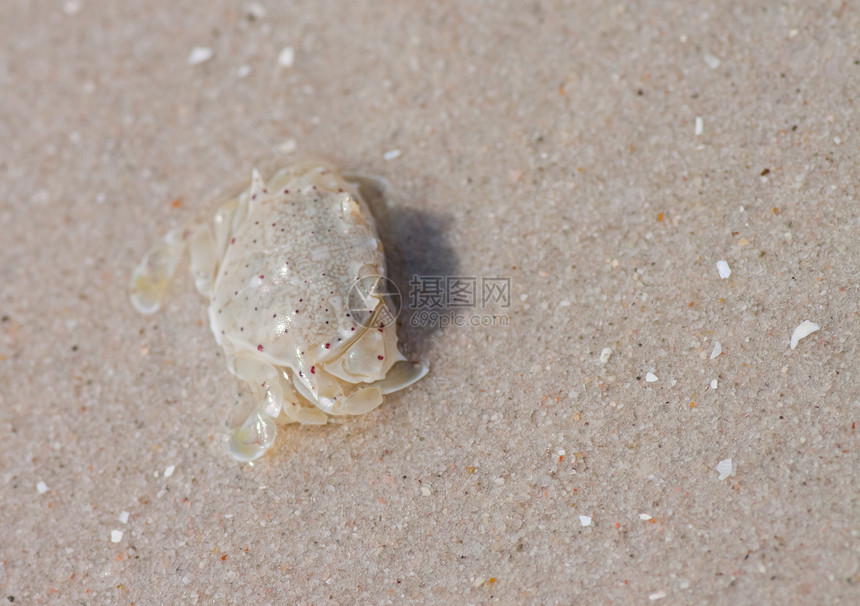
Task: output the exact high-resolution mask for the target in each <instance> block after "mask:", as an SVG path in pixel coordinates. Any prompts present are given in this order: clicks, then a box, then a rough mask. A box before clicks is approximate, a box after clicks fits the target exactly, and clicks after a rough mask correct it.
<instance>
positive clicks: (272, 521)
mask: <svg viewBox="0 0 860 606" xmlns="http://www.w3.org/2000/svg"><path fill="white" fill-rule="evenodd" d="M137 4H138V3H117V2H109V1H98V0H76V1H69V2H62V1H60V0H57V1H52V2H49V1H46V0H39V1H32V2H30V1H26V0H5V1H4V2H3V3H2V5H0V40H2V46H0V140H2V146H0V225H2V245H0V280H2V282H0V284H2V291H0V314H2V322H0V390H2V391H0V597H3V598H5V597H6V596H9V597H10V600H11V598H14V600H15V602H14V603H15V604H19V603H20V604H42V603H44V604H111V603H120V604H126V603H135V604H186V603H202V604H240V603H241V604H287V603H296V604H352V603H362V604H395V603H397V604H400V603H448V604H461V603H470V604H481V603H488V602H498V603H504V604H520V603H522V604H652V603H653V604H856V603H858V602H860V564H858V562H860V547H858V546H860V502H858V473H860V472H858V454H857V453H858V444H857V433H856V430H855V428H854V422H855V421H856V420H857V416H858V406H860V374H858V362H860V356H858V344H857V341H858V335H860V317H858V311H859V310H860V305H858V295H860V283H858V276H860V249H858V235H860V210H858V201H857V194H858V187H857V184H858V177H860V169H858V159H860V153H858V150H860V138H858V134H857V125H858V108H857V98H858V83H860V64H858V62H860V48H858V40H857V32H858V31H860V13H858V9H857V7H856V6H854V5H852V4H851V3H840V2H825V3H818V2H792V3H784V4H783V3H776V4H774V3H746V2H728V3H714V2H698V3H687V2H613V3H608V4H607V3H603V2H596V1H595V2H564V1H535V2H461V3H456V4H454V3H443V4H442V5H436V4H431V3H425V2H419V1H417V0H416V1H409V2H393V1H381V2H371V1H363V2H334V1H331V0H327V1H311V0H302V1H297V2H274V1H263V2H261V6H263V7H264V8H265V15H263V14H262V11H260V10H259V8H258V7H255V6H253V5H248V4H246V3H244V2H240V1H231V2H227V1H218V2H205V3H204V2H188V1H177V0H173V1H170V2H166V1H162V2H154V1H153V2H145V3H142V6H141V7H136V6H135V5H137ZM753 4H758V5H757V6H753ZM195 46H204V47H211V48H212V49H213V50H214V56H213V57H212V59H211V60H210V61H208V62H206V63H204V64H201V65H197V66H191V65H189V64H188V62H187V59H188V56H189V53H190V52H191V50H192V48H193V47H195ZM286 46H292V47H293V48H294V49H295V64H294V65H293V66H292V67H291V68H283V67H281V66H279V65H278V60H277V59H278V54H279V53H280V52H281V50H282V49H283V48H284V47H286ZM242 66H248V67H249V68H250V72H249V73H247V75H245V76H244V77H241V72H240V69H241V68H242ZM244 71H247V70H244ZM697 117H700V118H701V119H702V132H701V134H699V135H697V134H696V118H697ZM246 118H247V119H248V120H251V121H252V122H253V123H254V124H256V125H257V126H258V127H259V128H260V130H261V131H262V132H264V133H265V134H266V136H267V137H270V138H271V139H272V140H274V141H277V142H281V141H284V140H287V139H294V140H295V142H296V147H297V149H298V151H297V152H296V154H298V153H303V154H313V155H320V156H324V157H326V158H329V159H331V160H332V161H333V162H335V163H336V164H337V165H338V166H341V167H343V168H344V169H349V170H356V171H360V172H363V173H370V174H376V175H379V176H382V177H384V178H385V179H387V180H388V181H389V183H390V192H389V198H388V203H389V204H390V208H389V212H388V218H387V219H386V220H385V221H384V224H385V225H384V227H385V233H384V236H385V239H386V242H387V243H388V245H389V253H390V254H391V256H392V259H393V261H392V262H393V264H394V267H395V272H394V273H395V276H396V277H397V279H398V280H399V281H400V283H401V286H402V287H404V288H407V287H408V286H407V285H406V284H404V280H406V281H407V282H408V276H409V275H411V274H412V273H425V274H435V273H438V274H460V275H464V276H496V275H501V276H509V277H510V278H511V280H512V290H513V302H512V306H511V307H510V309H508V310H507V313H508V315H509V317H510V325H509V326H508V327H493V328H447V329H444V330H429V329H410V328H408V327H404V328H403V329H402V335H403V340H404V341H405V344H406V345H405V347H406V349H407V350H408V351H409V352H410V354H411V355H413V356H416V357H422V358H424V359H426V360H428V361H429V362H430V364H431V365H432V371H431V374H430V375H429V376H428V377H427V378H426V379H424V380H423V381H422V382H421V383H420V384H418V385H416V386H415V387H413V388H411V389H409V390H408V391H405V392H402V393H399V394H396V395H394V396H391V397H389V398H387V400H386V402H385V404H384V405H383V406H382V407H381V408H380V409H378V410H377V411H375V412H374V413H372V414H370V415H367V416H365V417H361V418H355V419H349V420H347V421H346V422H343V423H338V424H334V425H330V426H328V427H324V428H299V427H291V428H288V429H287V430H286V431H282V432H281V434H280V436H279V440H278V443H277V445H276V447H275V449H274V450H273V451H272V452H271V453H269V454H268V455H267V456H266V457H265V458H264V459H262V460H260V461H259V462H257V463H256V464H255V465H253V466H249V465H238V464H236V463H234V462H233V461H231V460H230V458H229V457H228V456H227V455H226V452H225V445H224V441H223V438H224V435H225V429H226V426H225V423H226V420H227V419H228V418H229V417H230V415H231V413H232V412H233V411H234V410H235V408H236V407H237V406H239V402H240V400H241V398H242V397H243V394H241V387H240V386H239V385H238V384H237V383H236V381H235V380H234V378H233V377H231V376H230V375H229V374H228V373H227V371H226V370H225V367H224V361H223V357H222V356H220V355H219V352H218V350H217V348H216V346H215V344H214V341H213V339H212V336H211V335H210V333H209V329H208V327H207V325H206V323H207V321H206V315H205V305H204V302H203V301H201V300H200V298H199V297H198V296H197V295H196V293H195V292H194V291H193V288H192V286H191V285H190V283H189V282H188V281H186V280H182V281H180V282H178V283H177V284H176V285H175V287H174V288H173V289H172V290H171V293H170V298H169V300H168V302H167V304H166V306H165V309H164V310H163V311H162V312H161V313H160V314H158V315H157V316H154V317H142V316H138V315H136V314H135V313H134V312H133V310H132V308H131V306H130V305H129V303H128V297H127V291H126V288H127V283H128V279H129V274H130V271H131V269H132V267H133V266H134V265H135V263H136V262H137V261H138V259H139V258H140V257H141V255H142V254H143V253H144V252H145V251H146V250H147V249H148V247H149V246H150V245H151V244H152V243H153V242H154V241H155V240H156V239H157V238H158V237H159V236H160V235H161V234H162V233H164V232H165V231H166V230H168V229H170V228H171V227H174V226H176V225H179V224H182V223H183V222H184V221H187V220H189V219H190V218H192V217H194V216H197V215H199V214H201V213H203V212H205V211H206V209H208V208H209V207H210V202H211V200H212V196H213V195H214V194H215V193H217V191H218V190H219V189H221V188H224V187H226V186H230V185H232V184H233V183H236V182H237V181H241V180H243V179H245V178H247V175H248V174H249V171H250V169H251V167H252V166H254V165H257V164H269V165H272V164H277V162H278V159H277V157H276V156H275V155H274V153H273V152H272V151H271V149H270V148H269V147H268V146H267V144H266V143H265V141H263V140H262V139H261V137H260V136H259V135H258V134H257V133H256V132H254V130H253V129H252V128H251V127H250V126H249V124H248V122H247V121H246ZM394 149H398V150H400V151H401V156H400V157H398V158H396V159H392V160H386V159H385V158H384V156H383V154H384V153H385V152H387V151H390V150H394ZM765 173H766V174H765ZM174 201H178V202H176V203H175V204H174ZM720 259H724V260H726V261H728V263H729V265H730V267H731V268H732V274H731V277H730V278H729V279H727V280H722V279H720V277H719V275H718V273H717V269H716V265H715V264H716V261H718V260H720ZM184 275H185V274H183V276H184ZM404 317H405V316H404ZM807 319H808V320H812V321H814V322H816V323H818V324H820V325H821V327H822V328H821V330H820V331H819V332H817V333H815V334H814V335H812V336H810V337H808V338H806V339H804V340H803V341H801V342H800V344H799V346H798V347H797V349H795V350H793V351H792V350H790V349H789V347H788V343H789V338H790V336H791V333H792V330H793V329H794V327H795V326H797V325H798V324H800V323H801V322H802V321H803V320H807ZM715 341H719V342H720V343H721V344H722V350H723V355H721V356H720V357H718V358H716V359H713V360H712V359H709V356H710V353H711V351H712V350H713V347H714V342H715ZM606 347H609V348H611V349H612V350H613V351H614V353H613V355H612V357H611V359H610V360H609V362H608V363H606V364H602V363H601V361H600V359H599V357H600V352H601V351H602V350H603V349H604V348H606ZM647 372H653V373H654V374H655V375H656V376H657V377H658V378H659V380H658V381H656V382H653V383H647V382H646V381H645V374H646V373H647ZM715 378H716V379H718V388H717V389H716V390H715V391H714V390H712V389H710V387H709V384H710V382H711V380H712V379H715ZM562 452H563V454H561V453H562ZM729 457H731V458H732V460H733V462H734V466H735V473H734V475H733V476H731V477H729V478H727V479H725V480H722V481H721V480H719V479H718V478H719V474H718V472H717V471H716V470H715V466H716V465H717V463H719V462H720V461H721V460H723V459H727V458H729ZM169 466H175V468H174V469H175V471H174V473H173V474H172V475H171V476H170V477H165V470H166V469H167V468H168V467H169ZM39 482H43V483H44V485H43V486H42V488H43V489H44V488H46V489H47V490H45V491H44V492H43V493H40V492H39V490H38V489H37V484H38V483H39ZM122 511H127V512H128V513H129V518H128V521H127V523H126V524H123V523H121V522H120V521H119V520H118V518H119V516H120V513H121V512H122ZM640 514H647V515H648V516H651V518H652V519H651V520H643V519H640ZM579 516H589V517H591V519H592V523H591V525H590V526H587V527H586V526H583V525H582V523H581V521H580V517H579ZM112 530H120V531H122V532H123V536H122V538H121V540H119V542H117V543H113V542H111V531H112Z"/></svg>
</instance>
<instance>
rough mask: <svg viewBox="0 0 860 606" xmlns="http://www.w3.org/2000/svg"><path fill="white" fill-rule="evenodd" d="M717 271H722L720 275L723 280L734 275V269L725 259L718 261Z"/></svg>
mask: <svg viewBox="0 0 860 606" xmlns="http://www.w3.org/2000/svg"><path fill="white" fill-rule="evenodd" d="M717 271H718V272H720V277H721V278H722V279H723V280H727V279H728V278H729V276H731V275H732V269H731V267H729V264H728V263H726V262H725V261H722V260H720V261H717Z"/></svg>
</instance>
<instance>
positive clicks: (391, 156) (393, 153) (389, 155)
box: [382, 149, 401, 160]
mask: <svg viewBox="0 0 860 606" xmlns="http://www.w3.org/2000/svg"><path fill="white" fill-rule="evenodd" d="M400 153H401V152H400V150H399V149H391V150H388V151H387V152H385V153H384V154H382V157H383V158H385V159H386V160H396V159H397V158H399V157H400Z"/></svg>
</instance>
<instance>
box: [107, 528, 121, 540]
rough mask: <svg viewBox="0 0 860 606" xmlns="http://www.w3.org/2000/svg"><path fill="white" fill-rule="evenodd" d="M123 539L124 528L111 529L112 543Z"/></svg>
mask: <svg viewBox="0 0 860 606" xmlns="http://www.w3.org/2000/svg"><path fill="white" fill-rule="evenodd" d="M120 541H122V530H111V531H110V542H111V543H119V542H120Z"/></svg>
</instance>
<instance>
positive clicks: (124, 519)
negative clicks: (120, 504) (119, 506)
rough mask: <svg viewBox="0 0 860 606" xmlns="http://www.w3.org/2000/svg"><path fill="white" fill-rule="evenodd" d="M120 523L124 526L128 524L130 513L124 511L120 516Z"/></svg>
mask: <svg viewBox="0 0 860 606" xmlns="http://www.w3.org/2000/svg"><path fill="white" fill-rule="evenodd" d="M119 521H120V523H122V524H128V512H127V511H123V512H121V513H120V514H119Z"/></svg>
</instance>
